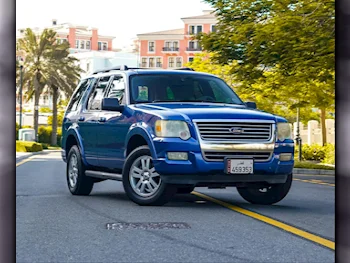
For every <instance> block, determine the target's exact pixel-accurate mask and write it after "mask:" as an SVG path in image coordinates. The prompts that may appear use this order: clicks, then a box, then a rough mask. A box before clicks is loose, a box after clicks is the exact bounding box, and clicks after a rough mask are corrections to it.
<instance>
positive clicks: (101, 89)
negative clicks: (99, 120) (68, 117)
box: [87, 76, 111, 110]
mask: <svg viewBox="0 0 350 263" xmlns="http://www.w3.org/2000/svg"><path fill="white" fill-rule="evenodd" d="M110 78H111V77H110V76H107V77H103V78H100V79H99V80H98V81H97V83H96V85H95V87H94V89H93V91H92V92H91V93H90V96H89V99H88V104H87V109H88V110H101V106H102V99H103V96H104V93H105V91H106V89H107V87H108V83H109V80H110Z"/></svg>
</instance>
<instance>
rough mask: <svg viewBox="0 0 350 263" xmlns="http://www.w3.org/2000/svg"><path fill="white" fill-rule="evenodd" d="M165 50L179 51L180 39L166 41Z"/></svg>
mask: <svg viewBox="0 0 350 263" xmlns="http://www.w3.org/2000/svg"><path fill="white" fill-rule="evenodd" d="M163 50H164V51H179V41H166V42H165V48H164V49H163Z"/></svg>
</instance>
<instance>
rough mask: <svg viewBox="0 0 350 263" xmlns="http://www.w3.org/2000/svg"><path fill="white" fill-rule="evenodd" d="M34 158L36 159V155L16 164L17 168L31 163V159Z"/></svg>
mask: <svg viewBox="0 0 350 263" xmlns="http://www.w3.org/2000/svg"><path fill="white" fill-rule="evenodd" d="M34 157H35V155H32V156H30V157H28V158H26V159H24V160H23V161H20V162H18V163H16V167H17V166H20V165H22V164H24V163H26V162H29V161H30V160H31V159H33V158H34Z"/></svg>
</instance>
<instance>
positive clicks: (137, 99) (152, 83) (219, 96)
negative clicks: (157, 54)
mask: <svg viewBox="0 0 350 263" xmlns="http://www.w3.org/2000/svg"><path fill="white" fill-rule="evenodd" d="M130 91H131V92H130V93H131V103H133V104H134V103H150V102H213V103H228V104H241V105H243V104H244V103H243V102H242V100H241V99H240V98H239V97H238V96H237V94H236V93H235V92H234V91H233V90H232V89H231V88H230V87H229V86H228V85H227V84H226V83H225V82H224V81H223V80H221V79H219V78H216V77H212V76H203V75H194V74H149V75H146V74H145V75H133V76H131V77H130Z"/></svg>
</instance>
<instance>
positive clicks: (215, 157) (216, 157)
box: [203, 151, 272, 162]
mask: <svg viewBox="0 0 350 263" xmlns="http://www.w3.org/2000/svg"><path fill="white" fill-rule="evenodd" d="M203 154H204V158H205V159H206V160H207V161H211V162H222V161H223V160H224V158H225V157H228V158H252V159H254V161H255V162H267V161H269V160H270V159H271V156H272V152H227V151H225V152H223V151H220V152H217V151H204V152H203Z"/></svg>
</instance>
